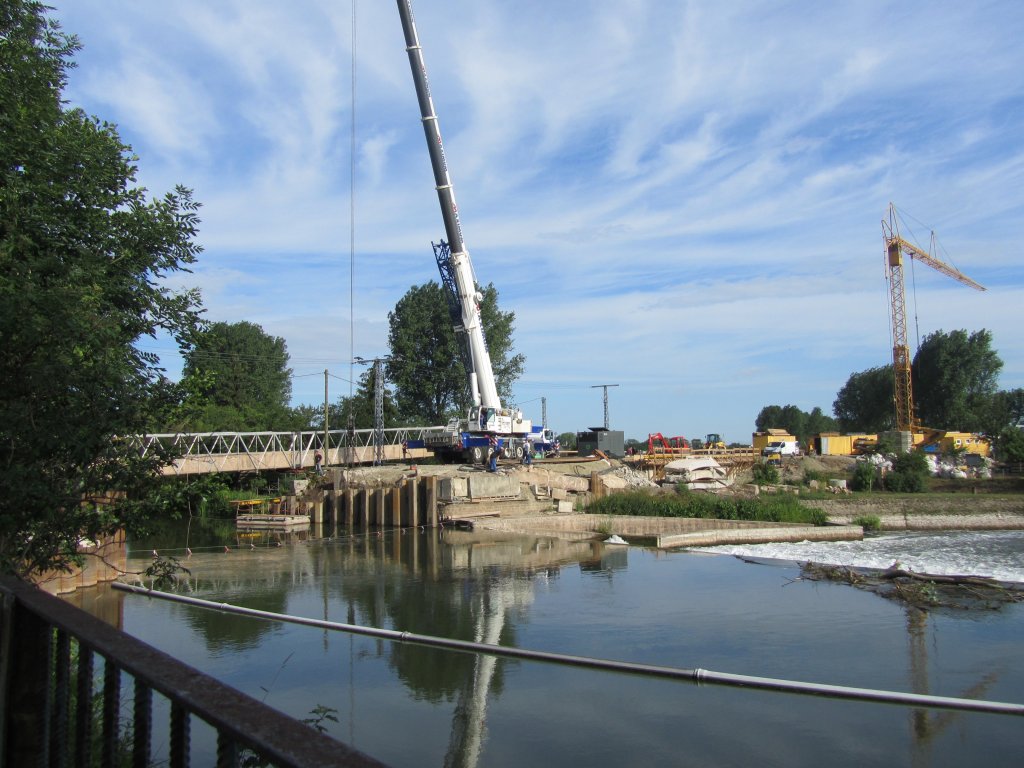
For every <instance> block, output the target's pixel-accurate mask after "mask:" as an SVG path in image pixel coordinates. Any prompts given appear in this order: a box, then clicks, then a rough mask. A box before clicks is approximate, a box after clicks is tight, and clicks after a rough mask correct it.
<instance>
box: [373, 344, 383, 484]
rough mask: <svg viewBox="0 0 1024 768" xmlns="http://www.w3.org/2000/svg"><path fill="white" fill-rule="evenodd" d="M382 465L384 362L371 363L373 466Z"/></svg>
mask: <svg viewBox="0 0 1024 768" xmlns="http://www.w3.org/2000/svg"><path fill="white" fill-rule="evenodd" d="M383 463H384V361H383V360H382V359H381V358H379V357H378V358H377V359H376V360H374V361H373V464H374V466H377V467H379V466H380V465H381V464H383Z"/></svg>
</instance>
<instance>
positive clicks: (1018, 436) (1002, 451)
mask: <svg viewBox="0 0 1024 768" xmlns="http://www.w3.org/2000/svg"><path fill="white" fill-rule="evenodd" d="M996 456H997V457H998V458H999V460H1000V461H1012V462H1020V461H1024V429H1020V428H1019V427H1006V428H1005V429H1003V431H1002V432H1000V433H999V436H998V438H996Z"/></svg>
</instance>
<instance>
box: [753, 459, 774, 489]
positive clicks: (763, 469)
mask: <svg viewBox="0 0 1024 768" xmlns="http://www.w3.org/2000/svg"><path fill="white" fill-rule="evenodd" d="M753 474H754V482H755V483H757V484H758V485H778V482H779V470H778V468H777V467H776V466H775V465H774V464H768V463H762V464H755V465H754V469H753Z"/></svg>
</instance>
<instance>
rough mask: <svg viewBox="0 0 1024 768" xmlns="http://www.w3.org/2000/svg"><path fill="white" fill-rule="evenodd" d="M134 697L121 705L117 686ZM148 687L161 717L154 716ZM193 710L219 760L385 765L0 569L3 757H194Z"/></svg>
mask: <svg viewBox="0 0 1024 768" xmlns="http://www.w3.org/2000/svg"><path fill="white" fill-rule="evenodd" d="M126 682H127V683H128V684H130V685H131V702H130V706H128V704H129V702H127V701H126V702H124V705H125V706H122V685H123V684H124V683H126ZM154 695H156V696H162V697H163V698H164V699H165V700H166V702H167V703H168V706H164V705H163V704H162V703H161V706H160V707H159V709H160V710H161V711H163V710H165V709H168V710H169V717H168V720H169V721H168V722H166V723H158V724H157V725H156V727H154V718H153V710H154ZM194 718H199V719H200V720H202V721H204V722H205V723H207V724H208V725H209V726H211V727H212V728H213V730H214V731H215V732H216V765H217V766H218V768H236V767H237V766H240V765H266V764H271V765H276V766H280V768H305V767H307V766H318V767H319V766H350V767H353V768H354V767H356V766H360V767H361V766H367V767H368V766H381V765H382V763H379V762H377V761H376V760H374V759H373V758H371V757H368V756H367V755H364V754H363V753H361V752H358V751H356V750H355V749H352V748H351V747H349V746H347V745H346V744H343V743H342V742H340V741H337V740H335V739H333V738H331V737H330V736H328V735H327V734H325V733H321V732H319V731H318V730H316V729H314V728H311V727H310V726H308V725H306V724H304V723H302V722H300V721H298V720H294V719H292V718H290V717H288V716H287V715H284V714H282V713H281V712H278V711H277V710H275V709H272V708H271V707H269V706H267V705H265V704H263V703H262V702H260V701H257V700H256V699H253V698H251V697H250V696H247V695H245V694H244V693H242V692H241V691H238V690H235V689H234V688H231V687H230V686H228V685H225V684H224V683H221V682H220V681H218V680H215V679H214V678H212V677H209V676H207V675H204V674H203V673H201V672H199V671H198V670H196V669H193V668H192V667H189V666H188V665H186V664H183V663H182V662H180V661H178V660H176V659H174V658H173V657H171V656H168V655H167V654H165V653H163V652H161V651H158V650H157V649H155V648H153V647H151V646H149V645H147V644H146V643H143V642H142V641H140V640H137V639H136V638H133V637H131V636H130V635H127V634H125V633H123V632H121V631H119V630H118V629H115V628H114V627H112V626H110V625H109V624H106V623H105V622H103V621H101V620H100V619H97V618H96V617H94V616H91V615H89V614H87V613H85V612H84V611H82V610H80V609H78V608H76V607H75V606H73V605H70V604H69V603H66V602H64V601H63V600H61V599H59V598H57V597H54V596H52V595H49V594H46V593H45V592H43V591H42V590H40V589H38V588H36V587H34V586H32V585H30V584H27V583H25V582H22V581H20V580H18V579H14V578H11V577H3V578H0V766H4V765H9V766H56V767H63V766H76V767H77V766H83V767H84V766H94V765H100V766H114V765H123V764H125V762H126V761H128V760H130V762H131V765H133V766H137V767H138V768H144V767H146V766H150V765H152V764H154V759H153V757H152V755H151V752H152V742H153V739H154V735H158V736H159V738H160V742H161V743H165V741H166V743H167V749H168V751H169V756H168V758H167V760H166V762H165V761H164V760H161V761H160V764H165V765H170V766H171V768H185V767H186V766H189V765H190V764H191V763H190V761H191V752H192V748H191V727H192V724H193V721H194Z"/></svg>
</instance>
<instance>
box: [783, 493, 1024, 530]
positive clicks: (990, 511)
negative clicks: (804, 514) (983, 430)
mask: <svg viewBox="0 0 1024 768" xmlns="http://www.w3.org/2000/svg"><path fill="white" fill-rule="evenodd" d="M803 503H804V504H806V505H808V506H810V507H814V508H816V509H820V510H822V511H823V512H825V514H827V515H828V519H829V522H830V523H838V524H840V525H849V524H851V523H853V521H854V520H856V519H858V518H863V517H877V518H878V520H879V522H880V524H881V529H882V530H885V531H933V530H979V531H992V530H1003V531H1019V530H1024V496H1022V497H1012V496H1011V497H998V498H993V497H991V496H980V495H978V496H975V495H968V494H948V495H947V494H924V495H920V496H904V495H896V494H881V493H871V494H864V495H857V496H847V497H843V498H836V499H805V500H804V501H803Z"/></svg>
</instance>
